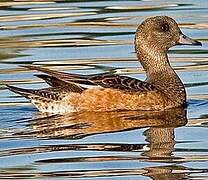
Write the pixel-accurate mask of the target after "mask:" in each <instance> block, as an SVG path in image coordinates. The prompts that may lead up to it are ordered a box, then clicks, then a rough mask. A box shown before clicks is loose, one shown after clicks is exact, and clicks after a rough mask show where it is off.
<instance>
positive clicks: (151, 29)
mask: <svg viewBox="0 0 208 180" xmlns="http://www.w3.org/2000/svg"><path fill="white" fill-rule="evenodd" d="M175 45H200V46H201V45H202V44H201V42H199V41H196V40H193V39H191V38H189V37H187V36H186V35H184V34H183V33H182V32H181V30H180V28H179V27H178V24H177V23H176V22H175V20H174V19H172V18H170V17H168V16H155V17H150V18H148V19H146V20H145V21H144V22H143V23H142V24H140V25H139V27H138V29H137V32H136V36H135V46H136V51H137V52H138V50H139V49H140V48H143V50H144V48H147V49H148V48H149V49H153V50H156V51H159V52H166V51H167V50H168V49H169V48H170V47H172V46H175Z"/></svg>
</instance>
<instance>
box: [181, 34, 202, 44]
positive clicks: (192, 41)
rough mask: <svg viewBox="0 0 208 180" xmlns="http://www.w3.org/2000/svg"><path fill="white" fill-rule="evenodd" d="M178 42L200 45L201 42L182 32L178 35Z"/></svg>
mask: <svg viewBox="0 0 208 180" xmlns="http://www.w3.org/2000/svg"><path fill="white" fill-rule="evenodd" d="M178 44H181V45H193V46H202V43H201V42H199V41H196V40H193V39H191V38H189V37H187V36H186V35H184V34H181V35H180V38H179V41H178Z"/></svg>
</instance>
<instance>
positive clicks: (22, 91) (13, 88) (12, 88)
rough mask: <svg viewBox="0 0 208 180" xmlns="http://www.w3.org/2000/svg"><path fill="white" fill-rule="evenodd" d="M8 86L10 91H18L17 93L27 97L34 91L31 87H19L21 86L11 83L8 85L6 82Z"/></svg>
mask: <svg viewBox="0 0 208 180" xmlns="http://www.w3.org/2000/svg"><path fill="white" fill-rule="evenodd" d="M6 87H7V89H9V90H10V91H12V92H14V93H17V94H20V95H22V96H24V97H26V98H29V96H30V95H31V94H32V93H33V91H32V90H30V89H24V88H19V87H16V86H11V85H8V84H6Z"/></svg>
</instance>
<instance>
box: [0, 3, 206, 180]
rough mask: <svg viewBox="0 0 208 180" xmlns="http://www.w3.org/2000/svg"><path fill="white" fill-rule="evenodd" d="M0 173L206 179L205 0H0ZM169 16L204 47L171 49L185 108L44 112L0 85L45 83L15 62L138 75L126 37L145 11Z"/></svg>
mask: <svg viewBox="0 0 208 180" xmlns="http://www.w3.org/2000/svg"><path fill="white" fill-rule="evenodd" d="M0 7H1V9H0V14H1V16H0V81H1V84H2V85H1V86H0V114H1V116H0V122H1V123H0V162H1V163H0V179H12V178H13V179H31V178H34V179H44V178H45V179H49V178H50V179H70V178H78V179H80V178H83V179H93V178H95V179H168V180H170V179H174V180H175V179H207V178H208V168H207V167H208V162H207V161H208V140H207V137H208V136H207V135H208V133H207V125H208V119H207V117H208V114H207V109H208V100H207V98H208V94H207V92H208V81H207V79H208V73H207V70H208V44H207V40H208V35H207V28H208V21H207V18H208V14H207V12H208V2H207V1H205V0H198V1H194V0H187V1H181V0H180V1H179V0H178V1H172V0H171V1H170V0H169V1H163V0H159V1H107V0H106V1H75V0H74V1H67V0H62V1H59V0H57V1H52V0H48V1H26V0H25V1H24V0H23V1H22V0H16V1H12V0H4V1H1V2H0ZM154 15H168V16H171V17H173V18H175V19H176V20H177V21H178V22H179V24H180V27H181V28H182V31H183V32H184V33H185V34H187V35H188V36H190V37H193V38H195V39H198V40H200V41H202V43H203V47H188V46H183V47H176V48H172V49H171V50H170V51H169V56H170V60H171V64H172V65H173V66H174V68H175V69H176V71H177V73H178V74H179V76H180V77H181V79H182V80H183V82H184V83H185V85H186V90H187V93H188V103H189V105H188V108H187V110H183V109H174V110H171V111H166V112H162V113H156V112H151V113H149V112H148V113H147V112H131V111H130V112H119V113H116V112H111V113H89V112H88V113H73V114H70V115H65V116H52V117H47V116H46V115H45V114H41V113H38V112H37V111H36V110H35V108H34V107H33V106H32V105H31V104H30V103H29V102H28V101H27V100H26V99H24V98H22V97H20V96H18V95H16V94H13V93H11V92H9V91H8V90H6V89H5V87H4V85H3V84H4V83H9V84H13V85H17V86H20V87H25V88H41V87H45V86H46V85H45V84H44V83H43V82H42V81H41V80H40V79H37V78H36V77H34V76H33V74H34V73H35V72H33V71H29V70H27V69H25V68H23V67H21V66H20V65H23V64H37V65H43V66H45V67H49V68H51V69H56V70H62V71H66V72H73V73H80V74H95V73H102V72H109V73H113V72H114V73H119V74H126V75H129V76H132V77H137V78H140V79H144V75H143V74H142V73H143V70H142V68H141V65H140V64H138V63H137V60H136V56H135V53H134V46H133V39H134V33H135V29H136V27H137V24H139V23H140V22H141V21H143V20H144V19H145V18H146V17H149V16H154Z"/></svg>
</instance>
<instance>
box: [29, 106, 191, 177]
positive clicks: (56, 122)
mask: <svg viewBox="0 0 208 180" xmlns="http://www.w3.org/2000/svg"><path fill="white" fill-rule="evenodd" d="M42 116H43V115H42ZM186 123H187V118H186V111H185V110H184V109H183V108H175V109H170V110H166V111H161V112H158V111H157V112H152V111H120V112H82V113H80V112H79V113H71V114H67V115H62V116H61V115H55V116H50V117H40V115H37V118H36V119H35V120H34V121H31V124H30V125H31V126H32V129H33V130H32V131H31V132H28V134H27V135H33V136H36V137H40V138H49V139H51V138H56V139H57V138H63V139H77V138H79V139H80V138H84V137H86V136H90V135H95V134H103V133H113V132H121V131H128V130H133V129H138V128H148V129H146V130H145V131H144V136H145V137H146V142H147V143H146V144H144V143H143V144H137V143H136V144H122V143H93V144H92V143H90V144H86V143H85V144H69V145H65V147H64V150H86V151H87V150H95V151H112V152H113V151H114V152H115V151H118V152H126V151H128V152H133V151H134V152H136V151H137V152H138V153H139V152H141V153H140V156H139V155H136V157H134V156H133V157H131V156H130V157H129V156H125V155H124V156H115V153H114V154H112V156H110V157H109V156H107V157H105V156H102V157H100V156H98V157H94V158H86V159H85V160H84V159H83V158H77V160H76V158H75V159H74V158H73V162H74V161H76V162H82V161H89V162H92V161H93V162H100V161H116V160H139V161H145V162H169V163H171V162H174V159H177V157H174V156H173V154H172V152H173V149H174V145H175V140H174V128H176V127H180V126H184V125H185V124H186ZM25 135H26V134H25ZM121 141H122V140H121ZM51 148H52V149H53V147H52V146H51ZM62 148H63V147H62ZM52 149H51V151H54V150H55V151H57V150H58V149H59V146H56V147H55V148H54V149H53V150H52ZM59 150H61V147H60V149H59ZM62 150H63V149H62ZM81 159H82V160H81ZM62 160H63V159H62ZM54 161H57V162H58V161H59V160H57V159H56V160H54V159H53V161H52V160H51V162H54ZM60 161H61V159H60ZM66 161H67V162H70V160H69V159H68V160H66V159H65V162H66ZM38 162H39V163H41V162H42V163H49V162H50V160H40V161H38ZM127 169H128V168H127ZM184 169H186V168H185V167H183V166H178V165H174V166H156V167H145V168H142V169H140V170H139V171H137V170H135V169H134V170H132V169H128V172H129V173H130V174H140V175H145V176H148V177H151V178H152V179H181V178H187V177H186V173H183V171H184ZM175 171H176V172H177V173H174V172H175ZM114 172H115V170H114ZM74 173H75V172H74ZM77 173H78V172H77ZM82 173H84V172H82ZM106 173H107V171H106ZM126 173H127V172H126V170H125V172H124V174H126ZM75 174H76V173H75ZM98 174H99V173H98ZM101 174H102V173H101ZM116 174H117V175H118V173H116ZM119 174H120V175H122V170H121V171H119ZM111 175H112V172H111ZM77 176H79V173H78V174H77ZM86 176H87V172H86Z"/></svg>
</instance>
